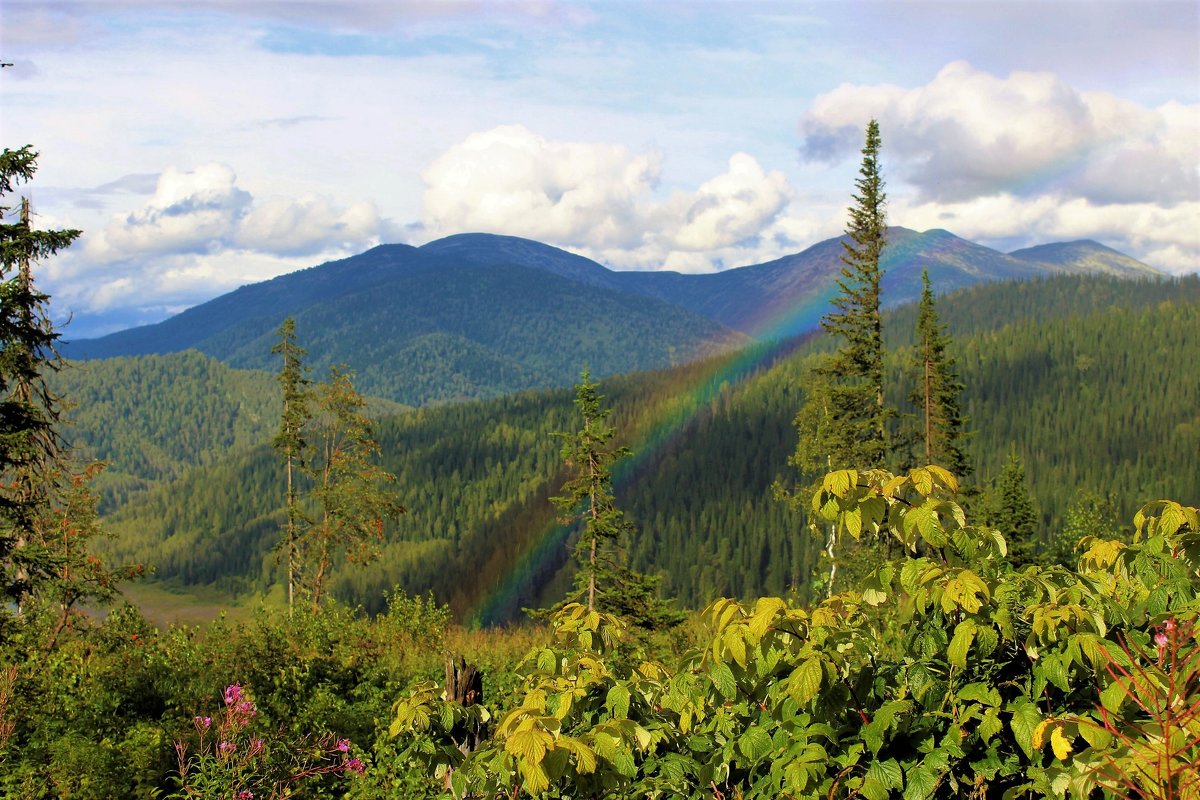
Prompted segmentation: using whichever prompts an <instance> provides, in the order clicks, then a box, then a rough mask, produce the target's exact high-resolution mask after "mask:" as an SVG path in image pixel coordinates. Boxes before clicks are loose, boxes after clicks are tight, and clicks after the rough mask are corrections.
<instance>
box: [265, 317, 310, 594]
mask: <svg viewBox="0 0 1200 800" xmlns="http://www.w3.org/2000/svg"><path fill="white" fill-rule="evenodd" d="M278 334H279V342H278V343H277V344H276V345H275V346H274V347H273V348H271V352H272V353H277V354H279V355H280V356H282V357H283V369H282V370H281V371H280V373H279V385H280V387H281V388H282V390H283V413H282V414H281V415H280V418H279V432H278V433H277V434H276V435H275V439H274V441H273V444H274V446H275V449H276V450H278V451H279V455H280V457H281V458H282V459H283V463H284V471H285V473H286V481H287V495H286V501H285V502H286V504H287V522H286V525H285V528H284V541H283V543H282V544H283V550H284V555H285V558H286V559H287V601H288V608H291V607H292V606H293V604H294V603H295V591H296V580H297V578H298V575H297V570H298V569H299V566H300V564H299V557H300V552H299V547H298V539H299V533H300V529H301V528H302V527H303V525H304V522H305V518H304V512H303V511H302V510H301V507H300V502H299V498H298V497H297V494H296V481H295V476H294V474H293V472H294V470H295V469H296V468H298V467H300V466H302V460H301V459H302V458H303V456H304V454H305V452H306V451H307V448H308V442H307V441H306V439H305V429H306V427H307V426H308V422H309V418H310V416H311V414H310V413H309V408H308V401H309V392H308V384H309V380H308V378H307V374H308V367H306V366H305V365H304V362H303V359H304V356H306V355H307V354H308V353H307V352H306V351H305V350H304V348H302V347H300V345H298V344H297V343H296V322H295V320H293V319H292V318H291V317H288V318H287V319H285V320H284V321H283V324H282V325H280V326H279V331H278Z"/></svg>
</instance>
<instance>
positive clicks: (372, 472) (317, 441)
mask: <svg viewBox="0 0 1200 800" xmlns="http://www.w3.org/2000/svg"><path fill="white" fill-rule="evenodd" d="M366 405H367V402H366V400H364V399H363V396H362V395H360V394H359V393H358V392H357V391H356V390H355V388H354V382H353V380H352V378H351V375H350V373H348V372H346V371H344V370H341V369H338V368H337V367H333V368H331V369H330V370H329V380H328V382H326V383H322V384H321V385H320V386H319V387H318V391H317V414H316V416H315V417H314V418H313V423H314V428H313V431H312V436H313V439H314V450H315V452H313V453H312V454H311V455H310V456H309V457H308V458H306V459H304V463H303V467H302V468H303V471H304V472H305V474H306V475H307V476H308V477H309V480H310V481H311V484H312V486H311V489H310V490H309V497H310V498H311V500H312V501H313V505H314V506H315V509H314V513H313V519H312V521H311V522H310V523H309V524H308V526H307V530H306V531H305V533H304V535H303V537H302V538H301V539H300V540H299V546H300V553H301V557H302V558H303V560H304V562H305V569H306V571H307V576H306V579H305V583H306V586H307V590H308V596H309V599H310V601H311V602H312V606H313V608H314V609H315V608H317V607H319V606H320V603H321V600H322V599H323V597H324V596H325V592H326V584H327V583H328V581H329V575H330V572H331V570H332V568H333V567H334V565H335V562H336V561H337V560H338V559H339V558H342V557H345V558H346V559H347V560H349V561H351V562H355V563H366V562H369V561H372V560H374V559H375V558H376V557H377V556H378V550H377V549H376V547H375V544H376V543H377V542H378V541H380V540H382V538H383V529H384V523H385V522H386V521H387V520H389V519H394V518H395V517H397V516H399V515H400V514H403V513H404V506H402V505H401V504H400V503H399V502H397V501H396V500H395V498H394V497H393V496H392V493H391V492H390V491H388V489H387V484H389V483H393V482H395V480H396V476H395V475H393V474H392V473H390V472H388V471H387V470H385V469H383V468H382V467H380V466H378V465H377V464H375V463H373V462H374V459H375V458H376V457H377V456H378V455H379V444H378V443H377V442H376V440H375V435H374V431H373V430H372V426H371V421H370V420H369V419H367V417H366V414H364V413H363V412H364V410H365V408H366Z"/></svg>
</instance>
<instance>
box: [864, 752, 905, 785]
mask: <svg viewBox="0 0 1200 800" xmlns="http://www.w3.org/2000/svg"><path fill="white" fill-rule="evenodd" d="M867 777H868V778H871V779H872V780H874V781H876V782H877V783H878V784H879V785H880V786H883V787H884V788H885V789H899V788H901V787H902V786H903V785H904V771H903V770H901V769H900V765H899V764H898V763H896V759H894V758H889V759H888V760H887V761H872V762H871V766H869V767H867Z"/></svg>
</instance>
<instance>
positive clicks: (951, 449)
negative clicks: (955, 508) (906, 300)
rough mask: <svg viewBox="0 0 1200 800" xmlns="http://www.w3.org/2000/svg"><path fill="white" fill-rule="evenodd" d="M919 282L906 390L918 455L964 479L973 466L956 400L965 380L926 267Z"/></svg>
mask: <svg viewBox="0 0 1200 800" xmlns="http://www.w3.org/2000/svg"><path fill="white" fill-rule="evenodd" d="M921 283H922V291H921V306H920V311H919V312H918V314H917V346H916V349H915V350H914V351H913V367H914V370H913V372H914V373H915V375H916V377H917V385H916V386H915V387H914V388H913V391H912V393H911V394H910V395H909V400H910V401H911V402H912V403H913V405H915V406H916V407H917V416H918V418H919V420H920V422H921V428H920V435H919V439H920V447H919V460H920V461H921V463H922V464H937V465H938V466H940V467H945V468H946V469H948V470H950V471H951V472H953V473H954V474H955V475H956V476H957V477H958V478H959V479H960V480H963V481H965V480H966V478H968V477H969V476H970V475H971V471H972V470H971V462H970V459H969V458H968V457H967V454H966V450H965V444H966V437H967V431H966V423H967V420H966V418H965V417H964V416H963V413H962V406H961V402H960V398H961V397H962V392H963V390H964V389H965V388H966V386H965V385H964V384H963V382H962V381H961V380H959V377H958V370H957V369H956V368H955V362H954V357H953V356H951V355H950V353H949V346H950V337H949V335H948V334H947V333H946V326H945V325H942V324H941V321H940V320H939V319H938V313H937V306H936V304H935V303H934V299H933V287H932V286H931V285H930V283H929V270H922V271H921Z"/></svg>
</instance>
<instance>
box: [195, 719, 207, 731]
mask: <svg viewBox="0 0 1200 800" xmlns="http://www.w3.org/2000/svg"><path fill="white" fill-rule="evenodd" d="M192 722H194V723H195V724H196V727H197V728H199V729H200V730H204V731H206V730H208V729H209V728H210V727H212V717H196V718H195V719H193V720H192Z"/></svg>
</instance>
